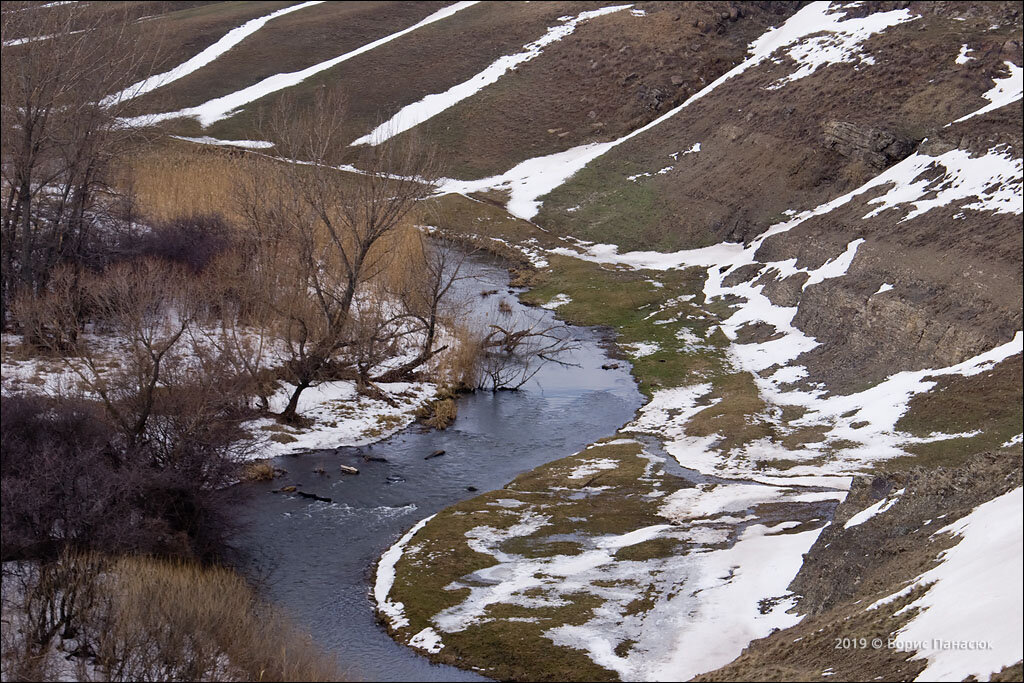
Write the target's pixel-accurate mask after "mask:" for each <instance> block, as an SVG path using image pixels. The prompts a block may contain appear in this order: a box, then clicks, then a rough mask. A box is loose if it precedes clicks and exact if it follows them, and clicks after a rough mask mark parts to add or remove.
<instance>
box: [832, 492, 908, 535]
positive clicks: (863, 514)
mask: <svg viewBox="0 0 1024 683" xmlns="http://www.w3.org/2000/svg"><path fill="white" fill-rule="evenodd" d="M905 491H906V489H900V490H899V491H897V492H896V493H894V494H892V495H891V496H889V497H887V498H883V499H882V500H880V501H878V502H877V503H875V504H874V505H871V506H869V507H867V508H864V509H863V510H861V511H860V512H858V513H857V514H855V515H854V516H853V517H850V519H848V520H846V524H844V525H843V528H844V529H849V528H850V527H855V526H859V525H861V524H863V523H864V522H866V521H868V520H869V519H871V518H872V517H874V516H875V515H880V514H882V513H883V512H885V511H886V510H888V509H889V508H891V507H892V506H893V505H895V504H896V502H897V501H898V500H899V499H900V496H901V495H903V493H904V492H905Z"/></svg>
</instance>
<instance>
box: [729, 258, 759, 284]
mask: <svg viewBox="0 0 1024 683" xmlns="http://www.w3.org/2000/svg"><path fill="white" fill-rule="evenodd" d="M762 269H764V265H762V264H760V263H748V264H746V265H745V266H740V267H739V268H737V269H736V270H734V271H732V272H731V273H729V274H728V275H726V276H725V277H724V278H722V284H723V285H724V286H726V287H735V286H736V285H738V284H740V283H741V282H747V281H749V280H753V279H754V278H755V277H757V274H758V273H760V272H761V270H762Z"/></svg>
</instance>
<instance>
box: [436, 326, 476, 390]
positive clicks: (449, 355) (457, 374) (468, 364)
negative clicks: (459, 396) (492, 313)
mask: <svg viewBox="0 0 1024 683" xmlns="http://www.w3.org/2000/svg"><path fill="white" fill-rule="evenodd" d="M451 335H452V338H451V341H450V342H449V348H448V350H446V351H445V352H444V353H443V354H441V356H440V360H439V361H438V364H437V366H436V369H435V371H434V376H435V378H436V381H437V382H438V383H439V384H442V385H445V386H450V387H452V388H454V389H455V390H456V391H472V390H473V389H476V388H477V386H478V385H479V384H480V356H481V353H482V347H481V341H482V339H481V333H480V332H479V331H478V330H474V329H472V328H470V327H469V326H464V325H458V324H454V325H453V326H452V330H451Z"/></svg>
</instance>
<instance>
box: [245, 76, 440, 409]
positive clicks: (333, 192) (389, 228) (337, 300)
mask: <svg viewBox="0 0 1024 683" xmlns="http://www.w3.org/2000/svg"><path fill="white" fill-rule="evenodd" d="M344 111H345V108H344V103H343V102H342V101H341V99H340V98H339V97H338V96H336V95H334V94H332V93H330V92H328V91H327V90H326V89H320V90H319V91H318V92H317V93H316V95H315V96H314V97H313V99H312V102H311V103H309V104H298V103H296V102H295V101H294V100H291V99H287V98H286V99H284V100H283V101H282V103H281V105H280V106H279V107H278V108H277V109H276V111H275V113H274V114H273V115H272V117H271V120H270V122H269V124H268V126H267V133H268V137H270V138H271V139H272V140H273V141H274V143H275V145H276V148H277V151H278V153H279V154H281V155H282V156H284V157H286V158H288V159H290V160H291V161H290V162H281V163H277V164H261V165H260V166H259V169H260V170H259V171H258V172H257V173H255V174H254V177H253V178H252V179H250V180H249V181H248V186H247V187H246V188H245V189H244V191H243V192H242V193H241V197H242V200H243V213H244V214H245V215H246V216H248V217H249V222H250V225H251V227H252V230H251V233H252V234H251V238H252V239H253V240H255V241H256V242H257V245H256V246H255V247H253V250H252V253H253V254H255V255H256V257H255V258H254V261H253V263H252V266H251V268H252V270H253V272H254V274H256V275H257V276H258V277H261V278H262V280H263V282H264V285H263V287H264V291H265V292H266V294H267V296H268V297H269V298H270V300H271V301H272V309H273V310H274V313H275V315H276V317H277V319H278V320H277V322H276V324H275V326H276V329H277V330H278V335H277V336H278V338H279V340H280V342H281V344H280V346H281V348H282V350H283V353H284V355H285V358H284V363H283V367H282V379H284V380H286V381H288V382H289V383H290V384H292V385H293V387H294V389H293V390H292V391H291V394H290V396H289V400H288V402H287V405H286V406H285V408H284V410H282V412H281V414H280V417H281V419H283V420H293V419H295V418H296V415H297V408H298V403H299V397H300V396H301V394H302V392H303V391H305V390H306V389H308V388H309V387H311V386H314V385H316V384H318V383H320V382H322V381H325V380H329V379H338V378H339V366H338V361H337V356H338V354H339V352H341V351H343V350H345V349H347V348H350V347H351V346H352V345H353V344H354V343H355V340H354V335H353V333H352V327H353V325H352V323H353V314H354V310H353V303H354V302H355V300H356V298H357V296H358V295H359V293H360V289H361V288H362V287H363V286H364V285H365V284H366V283H368V282H370V281H372V280H373V279H375V278H376V277H378V276H379V275H381V273H382V272H383V271H384V270H385V269H386V268H387V267H388V266H389V265H390V264H391V262H392V260H393V257H394V254H393V253H392V251H391V249H389V248H388V247H389V245H388V238H389V237H391V236H393V235H394V234H395V233H396V232H397V229H398V228H399V226H400V225H402V224H403V221H405V220H406V218H407V217H408V216H409V214H410V212H411V211H412V210H413V209H414V207H416V205H417V203H418V202H419V201H420V200H422V199H424V198H426V197H427V196H428V195H429V194H430V193H431V192H432V191H433V187H434V180H433V179H434V178H435V177H436V175H437V174H436V164H435V160H434V158H433V156H432V155H431V154H430V153H429V151H427V150H425V149H424V148H423V147H421V146H420V145H418V144H417V143H416V142H415V140H413V139H411V138H409V137H407V136H400V137H399V138H393V139H391V140H389V141H388V142H387V143H384V144H381V145H378V146H376V147H371V148H364V149H362V150H361V151H360V152H358V156H357V157H356V159H355V163H354V166H345V167H344V168H342V160H343V157H344V155H345V154H346V153H351V152H349V149H348V147H347V142H348V141H347V139H346V138H345V136H344V135H343V131H342V124H343V121H344Z"/></svg>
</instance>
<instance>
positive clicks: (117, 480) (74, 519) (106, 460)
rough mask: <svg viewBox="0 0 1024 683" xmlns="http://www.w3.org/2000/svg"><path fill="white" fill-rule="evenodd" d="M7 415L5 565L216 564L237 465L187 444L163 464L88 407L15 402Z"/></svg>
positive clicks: (0, 446)
mask: <svg viewBox="0 0 1024 683" xmlns="http://www.w3.org/2000/svg"><path fill="white" fill-rule="evenodd" d="M0 410H2V411H3V421H2V423H0V470H2V472H0V480H2V481H0V486H2V499H0V532H2V541H0V558H2V559H3V560H4V561H7V560H11V559H29V558H33V559H42V560H49V559H53V558H56V557H58V556H59V555H60V554H61V553H62V552H64V551H65V550H75V551H85V550H95V551H100V552H104V553H118V552H142V553H147V554H154V555H161V556H171V557H194V558H200V559H204V560H209V559H214V558H215V557H216V556H217V555H218V554H219V553H220V552H221V551H222V549H223V548H224V546H225V541H226V538H227V528H228V527H227V519H228V516H227V514H226V509H225V508H226V505H227V501H226V495H227V493H226V492H225V491H224V490H222V489H221V488H220V486H223V484H224V482H225V481H227V480H228V477H229V476H230V472H231V468H232V467H233V465H232V464H230V463H228V462H226V461H223V460H219V459H218V457H217V456H218V453H217V452H216V451H211V449H210V448H207V447H204V446H203V445H202V444H194V443H191V442H190V441H189V440H188V439H184V438H181V439H179V440H178V444H177V448H176V451H175V458H174V460H173V461H170V462H162V463H161V462H157V459H156V458H155V457H154V454H153V452H151V451H150V450H149V449H148V447H147V445H146V444H142V445H138V446H135V447H133V448H131V449H129V448H127V447H125V446H124V445H123V440H122V439H121V438H120V437H119V435H118V433H117V431H116V430H114V429H112V428H111V426H110V425H109V424H108V423H107V422H106V420H105V419H104V415H103V413H102V412H101V411H100V410H98V409H97V408H96V407H95V406H94V405H91V404H89V403H88V402H84V401H68V400H62V401H54V400H50V399H44V398H38V397H23V396H12V397H4V398H2V399H0ZM200 461H202V462H200ZM200 471H203V476H196V475H197V473H198V472H200ZM212 472H215V474H212Z"/></svg>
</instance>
